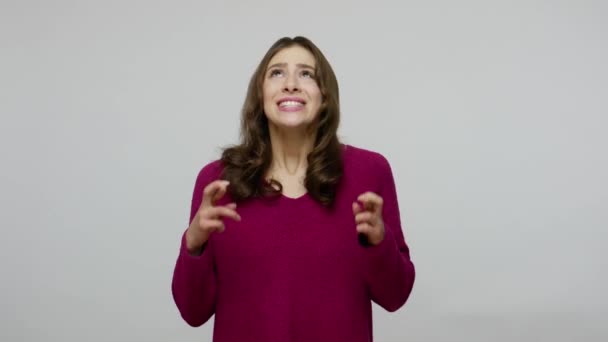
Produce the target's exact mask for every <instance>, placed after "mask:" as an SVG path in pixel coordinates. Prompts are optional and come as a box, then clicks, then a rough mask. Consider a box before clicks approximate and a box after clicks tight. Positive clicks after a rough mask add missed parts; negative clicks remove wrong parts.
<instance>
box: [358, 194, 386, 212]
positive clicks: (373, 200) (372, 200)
mask: <svg viewBox="0 0 608 342" xmlns="http://www.w3.org/2000/svg"><path fill="white" fill-rule="evenodd" d="M357 200H358V201H360V202H362V203H363V207H364V208H365V210H371V211H375V212H382V205H383V204H384V200H383V199H382V197H380V196H379V195H377V194H376V193H373V192H371V191H368V192H366V193H364V194H362V195H360V196H359V197H357Z"/></svg>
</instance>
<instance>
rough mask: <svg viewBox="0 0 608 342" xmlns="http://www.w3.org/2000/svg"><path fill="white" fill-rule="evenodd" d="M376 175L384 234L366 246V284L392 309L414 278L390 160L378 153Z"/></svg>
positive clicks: (403, 299) (407, 292)
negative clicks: (378, 240)
mask: <svg viewBox="0 0 608 342" xmlns="http://www.w3.org/2000/svg"><path fill="white" fill-rule="evenodd" d="M376 176H377V177H379V179H380V182H381V185H380V190H379V195H380V196H381V197H382V199H383V203H384V205H383V211H382V218H383V221H384V229H385V235H384V239H383V240H382V242H380V243H379V244H378V245H376V246H371V247H368V248H366V250H365V253H367V261H368V266H367V272H366V278H367V285H368V289H369V291H370V295H371V299H372V300H373V301H374V302H375V303H377V304H378V305H380V306H381V307H383V308H384V309H385V310H387V311H390V312H393V311H396V310H398V309H399V308H401V307H402V306H403V305H404V304H405V302H406V301H407V299H408V297H409V295H410V293H411V291H412V288H413V285H414V279H415V273H416V272H415V268H414V264H413V263H412V261H411V260H410V253H409V248H408V246H407V244H406V242H405V239H404V236H403V231H402V229H401V218H400V214H399V204H398V201H397V191H396V189H395V182H394V179H393V174H392V170H391V167H390V164H389V162H388V161H387V160H386V158H384V157H383V156H382V155H380V162H379V164H378V168H377V173H376Z"/></svg>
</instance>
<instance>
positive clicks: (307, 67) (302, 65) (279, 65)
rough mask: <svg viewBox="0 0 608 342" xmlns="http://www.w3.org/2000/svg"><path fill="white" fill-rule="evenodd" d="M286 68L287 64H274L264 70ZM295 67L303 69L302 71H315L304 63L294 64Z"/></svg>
mask: <svg viewBox="0 0 608 342" xmlns="http://www.w3.org/2000/svg"><path fill="white" fill-rule="evenodd" d="M286 66H287V63H275V64H273V65H271V66H269V67H268V68H266V70H270V69H272V68H276V67H283V68H284V67H286ZM296 66H297V67H298V68H304V69H312V70H315V68H313V67H312V66H310V65H308V64H304V63H298V64H296Z"/></svg>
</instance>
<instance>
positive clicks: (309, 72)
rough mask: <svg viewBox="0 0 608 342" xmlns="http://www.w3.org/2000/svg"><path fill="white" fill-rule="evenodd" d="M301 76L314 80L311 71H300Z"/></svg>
mask: <svg viewBox="0 0 608 342" xmlns="http://www.w3.org/2000/svg"><path fill="white" fill-rule="evenodd" d="M302 76H304V77H308V78H315V74H313V73H312V71H310V70H304V71H302Z"/></svg>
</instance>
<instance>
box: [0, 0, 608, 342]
mask: <svg viewBox="0 0 608 342" xmlns="http://www.w3.org/2000/svg"><path fill="white" fill-rule="evenodd" d="M0 4H1V6H0V39H1V51H0V110H1V115H2V118H1V123H0V152H1V154H0V158H1V161H2V167H1V168H0V172H1V177H0V186H1V188H0V201H1V206H0V208H1V209H0V210H1V218H0V220H1V222H0V227H1V235H0V257H1V259H0V260H1V261H0V263H1V264H0V265H1V271H2V280H1V281H0V300H1V301H0V314H1V319H0V340H2V341H7V342H9V341H210V340H211V334H212V321H210V322H208V323H207V324H206V325H204V326H203V327H201V328H197V329H194V328H191V327H189V326H187V325H186V323H185V322H183V321H182V320H181V318H180V316H179V313H178V312H177V309H176V308H175V305H174V303H173V299H172V297H171V290H170V283H171V276H172V272H173V266H174V262H175V259H176V257H177V253H178V248H179V238H180V236H181V233H182V232H183V230H184V229H185V228H186V227H187V224H188V214H189V208H190V200H191V194H192V189H193V186H194V180H195V177H196V174H197V173H198V171H199V170H200V168H201V167H202V166H203V165H204V164H206V163H207V162H209V161H211V160H213V159H216V158H217V157H219V151H220V147H222V146H225V145H227V144H231V143H234V142H236V141H237V138H238V124H239V115H240V108H241V105H242V103H243V99H244V96H245V90H246V87H247V83H248V81H249V78H250V76H251V74H252V73H253V71H254V68H255V66H256V65H257V63H258V62H259V61H260V59H261V58H262V55H263V54H264V53H265V51H266V50H267V49H268V48H269V47H270V45H271V44H272V43H273V42H274V41H275V40H276V39H278V38H280V37H282V36H295V35H304V36H307V37H309V38H310V39H312V40H313V41H314V42H315V43H316V44H317V45H318V46H319V47H320V48H321V50H322V51H323V52H324V53H325V55H326V57H327V58H328V59H329V61H330V63H331V64H332V66H333V68H334V70H335V72H336V74H337V77H338V81H339V84H340V91H341V94H340V95H341V104H342V107H341V108H342V124H341V128H340V131H339V133H340V136H341V138H342V139H343V141H344V142H346V143H348V144H352V145H356V146H359V147H363V148H367V149H371V150H375V151H378V152H380V153H382V154H384V155H385V156H386V157H387V158H388V160H389V161H390V163H391V165H392V167H393V172H394V174H395V179H396V184H397V190H398V195H399V201H400V208H401V211H402V214H403V216H402V222H403V229H404V233H405V236H406V239H407V240H408V242H409V244H410V247H411V253H412V258H413V261H414V262H415V264H416V266H417V272H418V276H417V281H416V284H415V287H414V291H413V293H412V295H411V297H410V299H409V301H408V302H407V304H406V305H405V306H404V307H403V308H402V309H401V310H399V311H398V312H396V313H393V314H390V313H387V312H384V311H383V310H382V309H381V308H380V307H378V306H374V332H375V337H376V341H424V342H427V341H431V342H432V341H448V340H449V341H606V340H607V339H608V328H607V327H606V323H607V321H608V296H607V294H606V290H607V289H608V275H607V274H606V263H607V262H608V257H607V252H606V251H605V249H604V246H605V244H606V241H607V238H608V232H607V228H608V208H607V203H608V195H607V194H608V186H607V184H608V182H607V180H606V175H607V174H608V153H607V151H606V150H607V147H608V137H607V135H606V127H607V125H608V118H607V115H608V67H607V64H608V63H607V62H606V61H608V43H607V42H608V20H607V18H608V4H607V2H606V1H398V2H397V1H395V2H387V1H375V2H374V3H372V2H371V1H369V2H351V1H329V0H326V1H317V0H310V1H302V2H290V1H276V0H272V1H270V0H268V1H239V2H233V1H194V0H192V1H185V0H178V1H176V0H173V1H150V0H147V1H144V0H141V1H134V0H121V1H107V0H105V1H7V0H1V1H0ZM235 329H238V322H235Z"/></svg>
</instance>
